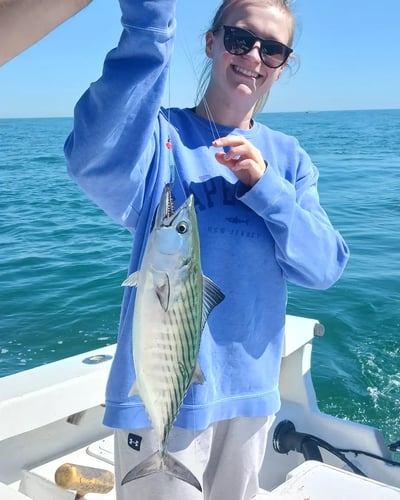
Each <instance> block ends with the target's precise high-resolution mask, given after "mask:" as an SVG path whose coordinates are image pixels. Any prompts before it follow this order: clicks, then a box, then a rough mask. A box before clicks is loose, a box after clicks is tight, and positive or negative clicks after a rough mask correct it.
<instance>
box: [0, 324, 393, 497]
mask: <svg viewBox="0 0 400 500" xmlns="http://www.w3.org/2000/svg"><path fill="white" fill-rule="evenodd" d="M322 330H323V327H322V325H320V324H319V323H318V322H316V321H315V320H312V319H306V318H300V317H294V316H288V317H287V328H286V336H285V348H284V353H283V359H282V369H281V376H280V391H281V396H282V407H281V410H280V411H279V413H278V414H277V417H276V420H275V423H274V426H273V427H272V429H271V432H270V436H269V440H268V444H267V450H266V451H267V453H266V459H265V464H264V466H263V468H262V471H261V475H260V482H261V486H262V488H263V491H260V494H259V496H258V497H257V498H259V499H263V498H267V497H268V498H271V499H278V498H279V499H296V500H305V499H307V500H308V499H310V500H311V499H312V500H330V499H332V500H333V499H335V500H337V499H358V498H362V499H363V500H366V499H367V500H369V499H370V500H376V499H385V500H391V499H400V468H399V467H398V466H396V465H395V464H394V463H392V456H391V453H390V451H389V449H388V446H387V444H386V443H385V442H384V437H383V434H382V433H381V432H380V431H379V430H378V429H375V428H372V427H368V426H366V425H361V424H358V423H355V422H351V421H347V420H341V419H338V418H335V417H332V416H330V415H327V414H324V413H322V412H320V411H319V409H318V406H317V401H316V396H315V392H314V388H313V385H312V380H311V372H310V369H311V349H312V341H313V338H314V336H315V335H317V336H319V335H320V334H321V333H322ZM322 341H323V340H322ZM113 354H114V346H109V347H107V348H102V349H99V350H96V351H91V352H88V353H84V354H81V355H78V356H74V357H71V358H67V359H64V360H61V361H58V362H54V363H50V364H48V365H44V366H41V367H38V368H34V369H32V370H27V371H24V372H21V373H17V374H15V375H11V376H8V377H4V378H1V379H0V499H1V500H11V499H15V500H18V499H19V500H23V499H25V500H27V499H30V500H64V499H65V500H67V499H78V498H83V497H85V498H88V499H104V500H111V499H115V488H113V460H114V458H113V439H112V431H111V429H108V428H106V427H104V426H103V425H102V417H103V413H104V406H103V403H104V390H105V383H106V380H107V376H108V371H109V368H110V363H111V359H112V356H113ZM343 450H353V451H343ZM355 451H356V452H355ZM360 451H361V452H366V454H364V453H361V452H360ZM376 457H379V458H376ZM56 476H57V482H58V484H56ZM139 480H140V479H139ZM227 480H228V478H227ZM221 500H225V499H221ZM226 500H229V499H226Z"/></svg>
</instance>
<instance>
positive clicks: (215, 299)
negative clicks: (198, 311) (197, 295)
mask: <svg viewBox="0 0 400 500" xmlns="http://www.w3.org/2000/svg"><path fill="white" fill-rule="evenodd" d="M224 298H225V295H224V294H223V293H222V292H221V290H220V289H219V288H218V287H217V285H216V284H215V283H214V282H213V281H212V280H210V278H207V276H204V275H203V312H202V318H201V329H202V330H203V328H204V325H205V324H206V321H207V318H208V315H209V314H210V312H211V311H212V310H213V309H214V307H215V306H217V305H218V304H219V303H220V302H222V301H223V300H224Z"/></svg>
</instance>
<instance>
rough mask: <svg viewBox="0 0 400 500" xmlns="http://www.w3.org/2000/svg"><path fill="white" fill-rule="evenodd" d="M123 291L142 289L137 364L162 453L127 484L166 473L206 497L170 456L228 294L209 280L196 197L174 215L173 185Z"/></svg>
mask: <svg viewBox="0 0 400 500" xmlns="http://www.w3.org/2000/svg"><path fill="white" fill-rule="evenodd" d="M123 285H127V286H136V287H137V293H136V301H135V309H134V317H133V360H134V365H135V371H136V381H135V383H134V385H133V386H132V389H131V392H130V395H133V394H139V395H140V397H141V399H142V401H143V403H144V406H145V408H146V411H147V413H148V415H149V418H150V420H151V423H152V425H153V428H154V431H155V433H156V435H157V438H158V442H159V447H158V450H157V451H156V452H155V453H154V454H153V455H151V456H150V457H149V458H148V459H146V460H145V461H143V462H141V463H140V464H139V465H138V466H136V467H135V468H134V469H132V470H131V471H129V472H128V474H127V475H126V476H125V477H124V479H123V481H122V484H124V483H126V482H129V481H132V480H133V479H138V478H139V477H144V476H147V475H150V474H153V473H156V472H161V471H164V472H166V473H167V474H171V475H173V476H174V477H177V478H179V479H181V480H183V481H186V482H188V483H189V484H192V485H193V486H194V487H196V488H197V489H199V490H200V491H201V485H200V483H199V482H198V480H197V479H196V477H195V476H194V475H193V474H192V473H191V472H190V471H189V470H188V469H187V468H186V467H185V466H184V465H183V464H182V463H180V462H179V461H178V460H176V459H175V458H174V457H173V456H172V455H170V454H169V453H168V452H167V441H168V435H169V433H170V430H171V427H172V425H173V423H174V421H175V419H176V416H177V414H178V412H179V409H180V407H181V405H182V402H183V399H184V397H185V394H186V392H187V390H188V388H189V386H190V384H191V383H192V382H197V383H203V382H204V377H203V374H202V372H201V370H200V368H199V366H198V364H197V356H198V352H199V348H200V340H201V332H202V330H203V327H204V324H205V322H206V320H207V317H208V314H209V313H210V312H211V310H212V309H213V308H214V307H215V306H216V305H217V304H219V303H220V302H221V301H222V300H223V299H224V295H223V294H222V292H221V291H220V290H219V289H218V287H217V286H216V285H215V284H214V283H213V282H212V281H211V280H210V279H208V278H206V277H205V276H203V274H202V270H201V261H200V242H199V234H198V228H197V218H196V212H195V209H194V200H193V196H192V195H190V196H189V198H188V199H187V200H186V201H185V202H184V203H183V205H182V206H181V207H180V208H179V209H178V210H177V211H173V209H172V198H171V188H170V186H169V185H166V186H165V188H164V190H163V193H162V196H161V201H160V204H159V206H158V209H157V212H156V216H155V222H154V227H153V229H152V231H151V233H150V235H149V239H148V242H147V245H146V250H145V253H144V256H143V262H142V266H141V268H140V270H139V271H137V272H135V273H133V274H132V275H131V276H129V278H128V279H127V280H125V281H124V283H123Z"/></svg>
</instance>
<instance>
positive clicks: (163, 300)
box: [153, 272, 171, 311]
mask: <svg viewBox="0 0 400 500" xmlns="http://www.w3.org/2000/svg"><path fill="white" fill-rule="evenodd" d="M153 279H154V291H155V293H156V295H157V298H158V300H159V302H160V304H161V307H162V308H163V309H164V311H168V307H169V303H170V298H171V286H170V281H169V276H168V274H167V273H162V272H153Z"/></svg>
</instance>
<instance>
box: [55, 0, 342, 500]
mask: <svg viewBox="0 0 400 500" xmlns="http://www.w3.org/2000/svg"><path fill="white" fill-rule="evenodd" d="M120 3H121V8H122V24H123V27H124V31H123V34H122V37H121V40H120V43H119V45H118V47H117V48H116V49H114V50H113V51H111V52H110V53H109V54H108V56H107V58H106V61H105V66H104V72H103V75H102V77H101V78H100V79H99V81H97V82H96V83H94V84H92V85H91V86H90V88H89V89H88V91H87V92H86V93H85V94H84V95H83V96H82V98H81V99H80V101H79V102H78V104H77V106H76V110H75V121H74V130H73V132H72V134H71V135H70V137H69V138H68V140H67V142H66V146H65V152H66V157H67V161H68V168H69V173H70V175H71V176H72V178H73V179H74V180H75V181H76V182H77V183H78V184H79V185H80V186H81V187H82V188H83V189H84V190H85V191H86V192H87V194H88V196H89V197H91V198H92V199H93V201H95V202H96V203H97V204H98V205H99V206H100V207H102V208H103V209H104V210H105V211H106V212H107V213H108V214H109V215H110V216H111V217H113V218H114V219H115V220H116V221H117V222H119V223H120V224H123V225H124V226H126V227H127V228H128V229H129V230H130V231H131V232H132V234H134V239H133V249H132V256H131V261H130V265H129V272H133V271H135V270H137V269H138V268H139V267H140V262H141V256H142V254H143V249H144V246H145V243H146V240H147V237H148V234H149V231H150V228H151V223H152V220H153V217H154V213H155V210H156V207H157V205H158V203H159V201H160V196H161V193H162V190H163V188H164V186H165V184H166V183H168V182H169V181H170V180H171V167H170V165H171V163H173V164H174V173H173V175H174V176H175V177H176V181H175V183H174V186H173V194H174V197H175V199H176V203H177V204H180V203H182V202H183V201H184V200H185V199H186V198H187V197H188V195H189V193H193V194H194V198H195V200H196V212H197V218H198V224H199V233H200V240H201V255H202V266H203V272H204V274H205V275H207V276H208V277H210V278H211V279H212V280H213V281H214V282H215V283H216V284H217V285H218V287H219V288H220V289H221V290H222V291H223V293H224V294H225V300H224V301H223V302H222V303H221V304H219V305H218V307H216V309H215V310H214V311H213V312H212V314H211V315H210V317H209V320H208V322H207V324H206V326H205V328H204V331H203V335H202V340H201V347H200V353H199V365H200V367H201V369H202V372H203V373H204V377H205V383H204V384H201V385H200V384H198V385H192V386H191V387H190V390H189V391H188V394H187V396H186V398H185V400H184V403H183V405H182V407H181V410H180V412H179V415H178V417H177V420H176V422H175V427H174V429H173V430H172V432H171V434H170V438H169V443H168V449H169V451H170V452H172V453H174V454H175V456H176V457H177V458H178V459H179V460H180V461H181V462H183V463H184V464H185V466H186V467H187V468H188V469H190V470H191V471H192V473H193V474H194V475H195V476H196V477H197V478H198V479H199V481H200V482H201V484H202V488H203V493H200V492H199V491H198V490H196V489H195V488H193V487H192V486H190V485H188V484H186V483H185V482H183V481H179V480H176V479H175V478H173V477H171V476H169V475H167V474H155V475H150V476H148V477H145V478H141V479H137V480H135V481H132V482H129V483H127V484H124V485H122V486H121V484H120V483H121V480H122V478H123V477H125V475H126V474H127V472H128V471H129V470H130V469H132V467H133V466H135V465H136V464H138V463H140V462H142V461H143V460H144V459H145V458H146V457H148V456H149V455H150V454H151V453H152V452H154V451H155V444H154V436H153V432H152V430H151V423H150V422H149V420H148V418H147V416H146V411H145V409H144V407H143V404H142V402H141V400H140V398H139V397H138V396H133V397H129V396H128V394H129V391H130V388H131V386H132V383H133V381H134V380H135V373H134V366H133V363H132V359H131V342H132V340H131V337H132V332H131V328H132V316H133V309H134V300H135V289H134V288H127V289H126V290H125V294H124V299H123V304H122V312H121V322H120V330H119V337H118V344H117V351H116V355H115V359H114V362H113V365H112V369H111V373H110V377H109V382H108V386H107V398H106V412H105V419H104V422H105V424H106V425H108V426H111V427H113V428H115V429H116V433H115V435H116V441H115V443H116V448H115V466H116V475H117V496H118V499H128V498H140V499H142V500H143V499H174V500H177V499H185V500H188V499H193V500H195V499H201V498H204V499H207V500H221V499H225V498H226V499H228V498H229V499H230V500H248V499H249V498H252V497H253V496H255V495H256V494H257V491H258V471H259V469H260V467H261V464H262V461H263V458H264V450H265V445H266V439H267V434H268V429H269V428H270V426H271V425H272V422H273V418H274V417H273V416H274V414H275V413H276V412H277V411H278V410H279V406H280V400H279V392H278V377H279V369H280V359H281V350H282V343H283V335H284V327H285V307H286V300H287V291H286V283H287V281H290V282H292V283H295V284H297V285H301V286H305V287H310V288H316V289H325V288H328V287H329V286H331V285H332V284H333V283H335V281H336V280H337V279H338V278H339V276H340V275H341V273H342V271H343V269H344V266H345V264H346V261H347V259H348V249H347V247H346V244H345V243H344V241H343V239H342V238H341V236H340V235H339V234H338V233H337V232H336V231H335V230H334V228H333V227H332V225H331V223H330V222H329V219H328V218H327V215H326V214H325V212H324V210H323V209H322V208H321V206H320V204H319V198H318V192H317V178H318V173H317V170H316V168H315V166H314V165H313V164H312V162H311V160H310V158H309V157H308V155H307V154H306V153H305V151H304V150H303V149H302V148H301V147H300V146H299V144H298V142H297V141H296V139H294V138H293V137H289V136H287V135H284V134H282V133H280V132H276V131H273V130H271V129H269V128H267V127H266V126H264V125H262V124H260V123H257V122H256V121H255V120H254V118H253V115H254V112H255V110H256V109H257V106H258V105H260V102H262V100H263V98H265V96H267V95H268V92H269V90H270V89H271V87H272V85H273V83H274V82H275V81H276V80H277V79H278V78H279V76H280V74H281V72H282V71H283V70H284V67H285V65H286V64H287V61H288V58H289V56H290V53H291V52H292V50H291V48H290V46H291V44H292V40H293V32H294V18H293V14H292V12H291V10H290V7H289V5H288V2H286V1H284V0H226V1H225V2H223V3H222V5H221V6H220V8H219V9H218V11H217V13H216V15H215V18H214V21H213V23H212V26H211V28H210V29H209V31H208V32H207V35H206V40H205V42H206V54H207V57H208V58H209V59H210V60H211V62H212V67H211V75H210V80H209V84H208V87H207V89H206V91H205V94H204V97H203V98H202V99H201V101H200V102H199V104H198V105H197V106H196V107H195V108H192V109H175V108H173V109H163V108H162V107H161V99H162V97H163V93H164V90H165V87H166V82H167V75H168V66H169V62H170V57H171V53H172V49H173V42H174V35H175V0H147V1H146V2H143V1H142V0H121V2H120ZM166 146H168V147H166ZM171 146H172V151H173V160H172V157H171V151H170V147H171ZM135 495H136V496H135Z"/></svg>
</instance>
